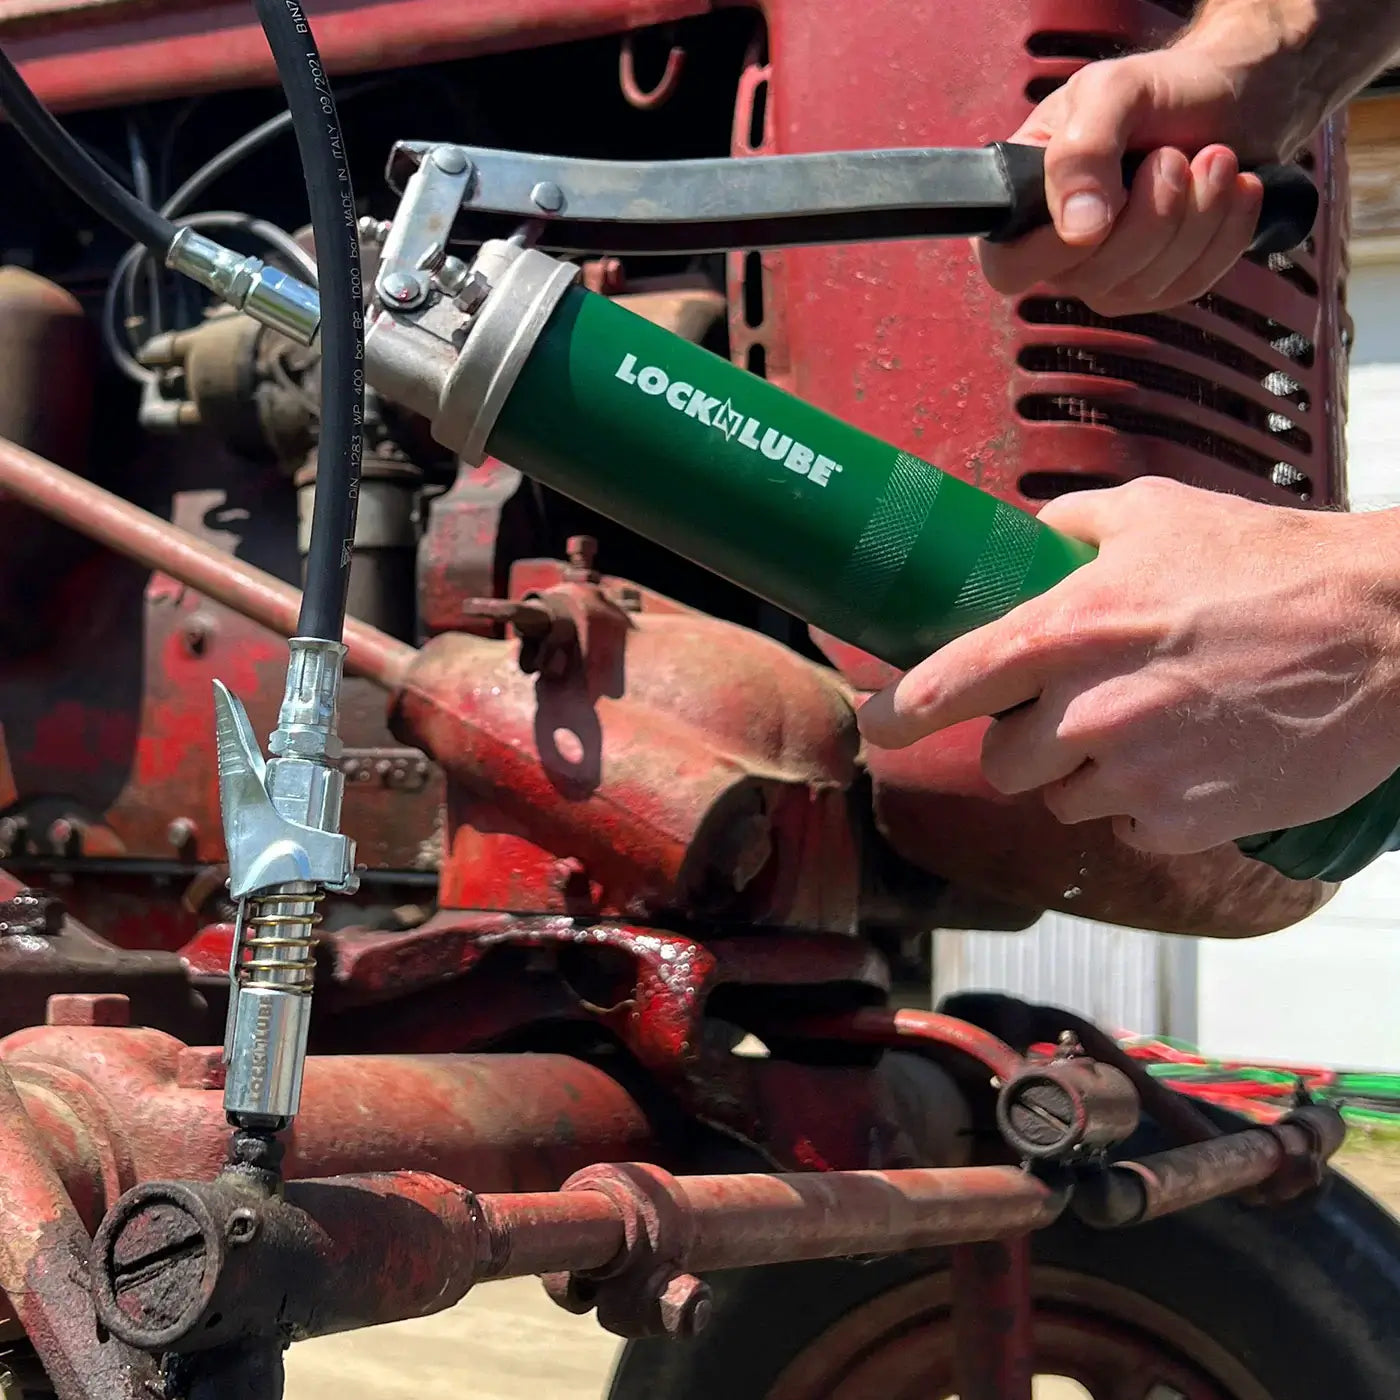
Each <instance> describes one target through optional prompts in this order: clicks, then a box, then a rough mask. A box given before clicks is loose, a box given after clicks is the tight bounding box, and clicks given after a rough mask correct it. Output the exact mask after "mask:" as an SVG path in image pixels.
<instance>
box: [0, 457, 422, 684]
mask: <svg viewBox="0 0 1400 1400" xmlns="http://www.w3.org/2000/svg"><path fill="white" fill-rule="evenodd" d="M0 489H3V490H4V491H5V492H7V493H8V494H10V495H12V496H14V497H15V498H16V499H17V500H20V501H23V502H24V504H25V505H28V506H32V507H33V508H34V509H35V510H37V511H40V512H42V513H43V514H44V515H48V516H52V517H53V518H54V519H55V520H60V521H62V522H63V524H65V525H68V526H70V527H71V528H72V529H74V530H78V531H80V532H81V533H82V534H84V535H88V536H89V537H91V538H92V539H95V540H97V541H98V542H99V543H100V544H104V545H106V546H107V548H108V549H111V550H114V551H115V552H116V553H118V554H124V555H126V557H127V558H129V559H134V560H136V562H137V563H138V564H142V565H144V566H145V567H146V568H148V569H159V570H160V571H161V572H162V573H165V574H169V575H170V577H171V578H173V579H176V580H178V581H179V582H180V583H183V584H186V585H187V586H188V587H190V588H194V589H197V590H198V591H199V592H200V593H203V594H204V595H205V596H206V597H208V598H212V599H214V600H215V601H216V602H219V603H223V604H224V605H225V607H229V608H232V609H233V610H234V611H235V612H239V613H242V614H243V616H245V617H249V618H252V619H253V621H254V622H258V623H261V624H262V625H263V626H264V627H266V628H268V629H270V630H271V631H273V632H279V633H281V635H282V636H284V637H293V636H295V635H296V626H297V614H298V612H299V611H300V610H301V590H300V589H297V588H293V587H292V586H291V584H289V583H283V582H282V581H281V580H280V579H276V578H273V577H272V575H271V574H268V573H264V572H263V571H262V570H261V569H255V568H254V567H253V566H252V565H251V564H245V563H243V562H242V560H239V559H235V558H233V557H232V556H231V555H228V554H225V553H224V552H223V551H222V550H220V549H217V548H215V546H213V545H212V544H209V543H207V542H206V541H204V540H201V539H198V538H196V537H195V536H194V535H191V534H188V533H187V532H186V531H184V530H181V529H179V528H178V527H177V526H175V525H172V524H170V523H169V522H168V521H165V520H161V519H160V518H159V517H158V516H155V515H152V514H151V513H150V511H147V510H142V509H141V508H140V507H139V506H135V505H132V503H131V502H130V501H124V500H122V498H121V497H120V496H116V495H113V494H112V492H110V491H106V490H104V489H103V488H102V487H100V486H94V485H93V484H92V482H90V481H84V480H83V478H82V477H80V476H75V475H74V474H73V473H72V472H70V471H65V470H64V469H63V468H62V467H60V466H57V465H56V464H55V463H53V462H49V461H46V460H45V459H44V458H42V457H38V456H36V455H35V454H34V453H32V452H28V451H26V450H25V449H24V448H22V447H19V446H17V445H16V444H15V443H13V442H9V441H6V440H5V439H3V438H0ZM344 641H345V645H346V647H347V648H348V652H347V654H346V657H345V669H346V670H347V671H351V672H353V673H354V674H355V675H359V676H366V677H368V678H369V679H370V680H374V681H378V682H379V683H380V684H381V685H383V686H385V687H386V688H387V689H390V690H392V689H395V688H397V687H398V685H399V684H400V683H401V681H402V680H403V677H404V675H405V673H406V672H407V671H408V668H409V666H410V665H411V664H412V662H413V659H414V657H416V656H417V654H418V653H417V650H416V649H415V648H414V647H411V646H408V645H407V644H405V643H404V642H400V641H398V640H397V639H396V638H394V637H391V636H389V635H388V634H387V633H385V632H381V631H379V629H378V628H375V627H370V626H369V625H368V624H366V623H363V622H358V621H356V620H355V619H353V618H347V619H346V620H345V635H344Z"/></svg>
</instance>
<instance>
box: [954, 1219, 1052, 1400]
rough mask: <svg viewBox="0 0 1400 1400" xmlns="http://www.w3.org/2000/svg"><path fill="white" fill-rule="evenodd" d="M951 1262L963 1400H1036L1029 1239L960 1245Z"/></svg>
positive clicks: (956, 1362)
mask: <svg viewBox="0 0 1400 1400" xmlns="http://www.w3.org/2000/svg"><path fill="white" fill-rule="evenodd" d="M952 1258H953V1268H952V1273H953V1346H954V1367H955V1370H956V1374H957V1385H958V1400H1031V1383H1032V1379H1033V1376H1034V1372H1035V1335H1034V1332H1033V1330H1032V1321H1031V1320H1032V1307H1031V1248H1030V1239H1029V1238H1028V1237H1027V1236H1025V1235H1019V1236H1016V1237H1014V1238H1012V1239H1009V1240H989V1241H985V1242H981V1243H978V1244H960V1245H955V1246H954V1248H953V1251H952Z"/></svg>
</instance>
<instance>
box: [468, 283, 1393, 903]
mask: <svg viewBox="0 0 1400 1400" xmlns="http://www.w3.org/2000/svg"><path fill="white" fill-rule="evenodd" d="M488 447H489V450H490V452H491V453H492V454H493V455H494V456H496V457H498V458H500V459H501V460H502V461H505V462H509V463H510V464H511V465H512V466H514V467H516V468H517V469H518V470H520V471H522V472H524V473H525V474H526V475H528V476H531V477H534V478H535V479H537V480H539V481H541V482H544V483H545V484H546V485H548V486H551V487H553V488H554V489H555V490H557V491H559V492H561V493H562V494H564V495H566V496H569V497H572V498H573V499H574V500H577V501H579V502H581V503H583V504H584V505H587V506H589V507H591V508H592V509H595V510H597V511H599V512H600V513H602V514H604V515H607V516H608V517H610V518H611V519H613V520H616V521H617V522H618V523H620V524H622V525H624V526H626V527H627V528H629V529H632V530H635V531H636V532H637V533H638V534H640V535H643V536H645V537H647V538H648V539H651V540H654V541H656V542H657V543H660V544H662V545H665V546H666V547H667V548H669V549H672V550H674V551H675V552H676V553H677V554H680V555H683V556H684V557H685V558H687V559H690V560H692V561H693V562H695V563H698V564H701V565H703V566H705V567H706V568H709V569H711V570H713V571H714V572H715V573H717V574H720V575H722V576H723V577H725V578H727V579H729V580H730V581H731V582H733V583H736V584H738V585H740V586H741V587H743V588H746V589H748V590H750V591H751V592H753V593H755V594H757V595H758V596H760V597H762V598H765V599H767V600H768V601H769V602H770V603H772V604H774V605H775V606H777V607H780V608H783V609H785V610H786V611H787V612H789V613H791V614H793V615H794V616H796V617H798V618H801V619H802V620H803V621H804V622H807V623H809V624H812V625H814V626H816V627H818V628H820V629H821V630H823V631H825V632H829V633H831V634H832V635H833V636H836V637H839V638H841V639H842V640H843V641H847V642H850V643H852V644H853V645H855V646H858V647H860V648H861V649H862V650H864V651H867V652H869V653H870V654H871V655H873V656H877V657H879V658H880V659H881V660H882V661H887V662H889V663H891V664H892V665H894V666H898V667H900V668H901V669H907V668H908V667H910V666H913V665H915V664H916V663H918V662H919V661H921V660H923V659H924V657H926V656H928V655H929V654H930V653H931V652H933V651H936V650H937V649H938V648H939V647H941V646H943V645H944V644H945V643H947V642H948V641H950V640H952V639H953V638H954V637H957V636H960V635H961V634H963V633H965V632H968V631H971V630H973V629H974V628H977V627H980V626H982V625H983V624H985V623H988V622H991V621H993V620H994V619H996V618H998V617H1001V616H1003V615H1005V614H1006V613H1007V612H1009V611H1010V610H1011V609H1012V608H1014V607H1016V606H1017V605H1018V604H1019V603H1022V602H1025V601H1026V600H1027V599H1029V598H1033V597H1035V596H1036V595H1037V594H1040V593H1043V592H1045V591H1046V590H1048V589H1050V588H1052V587H1053V586H1054V585H1055V584H1057V583H1059V582H1060V581H1061V580H1062V579H1064V578H1065V577H1067V576H1068V575H1069V574H1070V573H1072V572H1073V571H1074V570H1075V569H1077V568H1078V567H1079V566H1080V565H1082V564H1086V563H1088V562H1089V560H1090V559H1092V558H1093V557H1094V553H1095V551H1094V550H1093V549H1092V548H1091V547H1090V546H1089V545H1086V544H1083V543H1081V542H1079V541H1077V540H1072V539H1068V538H1066V537H1065V536H1063V535H1061V534H1058V533H1057V532H1056V531H1054V530H1051V529H1049V528H1048V527H1046V526H1044V525H1041V524H1040V523H1039V522H1038V521H1037V520H1036V519H1035V517H1034V516H1032V515H1030V514H1028V513H1027V512H1025V511H1022V510H1019V509H1017V508H1016V507H1015V506H1012V505H1008V504H1007V503H1006V502H1004V501H1000V500H997V499H996V498H995V497H993V496H991V495H988V494H987V493H986V492H984V491H980V490H978V489H977V488H976V487H974V486H970V485H968V484H967V483H966V482H964V481H962V480H960V479H959V478H957V477H954V476H950V475H949V474H948V473H946V472H943V471H940V470H939V469H938V468H936V467H934V466H932V465H930V464H929V463H928V462H925V461H922V460H921V459H919V458H917V457H913V456H911V455H909V454H908V453H907V452H901V451H900V450H899V449H898V448H895V447H892V446H891V445H890V444H888V443H885V442H882V441H880V439H878V438H876V437H872V436H871V435H870V434H869V433H865V432H862V431H861V430H860V429H858V428H854V427H851V426H850V425H849V424H847V423H843V422H841V421H840V420H839V419H837V418H833V417H832V416H831V415H830V414H827V413H823V412H822V411H820V410H819V409H816V408H813V407H812V406H811V405H810V404H807V403H804V402H803V401H802V400H800V399H797V398H794V397H793V396H792V395H791V394H788V393H786V392H784V391H783V390H781V389H778V388H776V387H775V386H774V385H772V384H770V383H768V382H767V381H766V380H763V379H759V378H757V377H756V376H754V375H752V374H749V373H746V372H745V371H743V370H740V369H738V368H736V367H735V366H734V365H731V364H730V363H729V362H728V361H727V360H723V359H721V358H720V357H719V356H717V355H714V354H712V353H710V352H709V351H708V350H704V349H702V348H700V347H698V346H696V345H694V344H692V343H691V342H689V341H687V340H683V339H682V338H681V337H679V336H677V335H673V334H672V333H671V332H670V331H667V330H665V329H663V328H661V327H659V326H657V325H654V324H653V323H652V322H650V321H646V320H644V319H643V318H642V317H640V316H637V315H635V314H634V313H632V312H630V311H628V310H626V309H625V308H623V307H620V306H618V305H616V304H615V303H614V302H612V301H610V300H608V299H607V298H606V297H603V296H598V295H595V294H594V293H592V292H588V291H585V290H583V289H582V288H580V287H573V288H571V289H570V290H569V291H568V292H566V293H565V294H564V296H563V298H562V299H561V301H560V302H559V304H558V306H557V308H556V309H555V311H554V312H553V314H552V316H551V317H550V318H549V320H548V322H547V323H546V324H545V326H544V328H543V330H542V332H541V334H540V335H539V337H538V339H537V340H536V342H535V346H534V349H533V350H532V351H531V352H530V354H529V356H528V358H527V359H526V360H525V362H524V365H523V368H522V369H521V371H520V374H519V377H518V379H517V380H516V381H515V384H514V387H513V388H512V389H511V391H510V394H509V396H508V398H507V399H506V400H505V403H504V406H503V408H502V409H501V412H500V416H499V417H498V418H497V420H496V423H495V427H494V430H493V431H492V433H491V435H490V437H489V439H488ZM1239 845H1240V848H1241V849H1242V850H1243V851H1244V852H1245V853H1246V854H1248V855H1251V856H1253V857H1254V858H1255V859H1257V860H1261V861H1263V862H1265V863H1266V864H1268V865H1270V866H1272V867H1273V868H1274V869H1276V870H1278V871H1279V872H1280V873H1281V874H1283V875H1285V876H1288V877H1290V878H1293V879H1299V880H1301V879H1325V880H1342V879H1346V878H1348V877H1349V876H1351V875H1353V874H1355V873H1356V871H1357V870H1360V869H1361V868H1363V867H1364V866H1366V865H1368V864H1369V863H1370V862H1371V861H1372V860H1374V859H1375V858H1376V857H1377V856H1379V855H1381V854H1382V853H1383V852H1385V851H1389V850H1393V849H1395V848H1396V847H1397V846H1400V774H1397V775H1396V776H1395V777H1392V778H1391V779H1390V780H1389V781H1387V782H1386V783H1385V784H1383V785H1382V786H1381V787H1380V788H1378V789H1377V790H1376V791H1375V792H1373V793H1372V794H1370V796H1368V797H1366V798H1364V799H1362V800H1361V801H1360V802H1358V803H1356V804H1355V805H1354V806H1352V807H1350V808H1348V809H1347V810H1346V811H1345V812H1342V813H1341V814H1340V815H1338V816H1335V817H1331V818H1328V819H1326V820H1324V821H1319V822H1314V823H1311V824H1310V825H1308V826H1303V827H1297V828H1294V829H1292V830H1288V831H1281V832H1272V833H1267V834H1264V835H1260V836H1255V837H1251V838H1248V839H1246V840H1242V841H1240V843H1239Z"/></svg>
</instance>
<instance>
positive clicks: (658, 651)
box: [393, 561, 859, 929]
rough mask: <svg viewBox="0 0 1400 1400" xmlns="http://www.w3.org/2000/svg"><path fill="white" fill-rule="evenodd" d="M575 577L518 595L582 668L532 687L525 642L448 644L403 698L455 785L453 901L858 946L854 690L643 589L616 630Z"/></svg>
mask: <svg viewBox="0 0 1400 1400" xmlns="http://www.w3.org/2000/svg"><path fill="white" fill-rule="evenodd" d="M567 572H568V569H567V566H559V565H557V564H551V563H549V562H548V561H542V562H540V563H533V564H530V565H528V566H520V567H518V568H517V569H516V571H515V577H514V578H513V580H512V589H511V592H512V595H513V596H516V597H524V596H527V595H528V596H530V597H533V598H535V599H537V600H539V602H540V605H541V606H553V607H554V608H556V609H557V611H558V615H559V618H560V625H561V627H564V628H566V629H567V635H568V639H569V645H570V646H571V647H572V649H573V659H570V656H569V655H568V653H567V652H566V650H565V645H564V644H563V643H561V644H560V648H559V650H558V651H557V652H553V653H551V657H552V658H553V657H558V658H559V659H560V665H559V666H558V668H557V669H554V670H548V671H541V672H540V674H539V675H538V676H536V675H534V674H532V673H527V672H526V671H525V670H522V666H521V660H522V658H523V656H524V652H523V650H522V648H524V647H526V646H528V645H529V644H528V643H519V644H517V643H501V642H493V641H490V640H487V639H485V638H480V637H474V636H469V635H464V634H449V635H445V636H440V637H435V638H433V639H431V640H430V641H429V642H428V643H427V645H426V646H425V647H424V648H423V650H422V651H421V653H420V654H419V655H418V657H417V659H416V660H415V662H414V664H413V666H412V668H411V669H410V670H409V672H408V673H407V675H406V678H405V680H404V683H403V685H402V687H401V689H400V690H399V691H398V693H397V695H396V696H395V700H394V708H393V727H394V732H395V733H396V734H398V735H399V736H400V737H401V738H402V739H403V740H404V741H405V742H407V743H412V744H415V745H418V746H420V747H422V748H423V749H425V750H426V751H427V752H429V753H431V754H433V755H434V756H435V757H437V758H438V760H439V762H441V763H443V765H444V767H445V768H446V770H447V772H448V775H449V794H448V811H447V838H446V848H445V852H444V865H443V870H442V881H441V898H442V902H443V903H444V904H446V905H448V906H451V907H457V908H473V909H513V910H524V909H543V910H547V911H551V912H553V911H557V912H560V913H570V914H587V915H602V916H613V917H617V916H622V917H638V916H641V915H645V914H653V915H654V914H657V913H661V912H664V911H666V910H669V909H678V908H688V909H692V910H697V911H703V912H704V913H705V914H707V915H709V916H711V917H717V918H723V919H742V920H744V921H747V922H752V923H770V924H775V925H780V926H784V927H789V928H793V927H796V928H803V927H816V928H825V929H853V928H854V924H855V919H856V913H857V908H856V906H857V899H858V895H859V871H858V867H857V861H856V853H855V849H854V845H853V840H852V833H851V830H850V825H849V820H848V817H847V812H846V798H845V790H846V789H847V788H848V787H849V785H850V784H851V782H852V781H853V778H854V774H855V766H854V761H855V753H856V737H855V727H854V716H853V713H852V711H851V708H850V705H849V702H848V699H847V696H846V693H845V690H844V687H843V686H842V685H841V684H840V683H839V682H837V681H836V680H835V679H834V678H833V677H832V676H831V675H830V674H829V673H827V672H825V671H823V670H822V669H821V668H819V667H817V666H814V665H813V664H812V663H810V662H808V661H806V660H804V659H802V658H800V657H798V656H796V655H795V654H794V653H792V652H791V651H789V650H787V649H786V648H784V647H782V646H780V645H778V644H777V643H776V642H773V641H772V640H770V639H768V638H765V637H761V636H758V635H757V634H755V633H751V632H747V631H745V630H744V629H742V628H738V627H735V626H733V625H731V624H728V623H725V622H722V621H719V620H718V619H715V618H712V617H708V616H706V615H704V614H701V613H697V612H695V611H693V610H691V609H686V608H681V607H678V606H677V605H675V604H673V603H667V602H666V601H664V600H661V599H659V597H658V595H655V594H652V593H650V592H649V591H647V590H642V589H634V590H633V594H634V595H635V596H633V597H630V598H629V599H628V607H627V609H623V608H622V607H621V606H619V604H618V603H617V601H615V600H614V599H613V598H610V597H609V596H608V594H607V592H606V590H605V589H604V588H603V587H602V582H601V580H595V579H594V578H592V577H591V576H590V577H588V578H575V579H570V578H567V577H564V575H565V574H567ZM551 576H552V579H551ZM547 579H551V581H550V582H549V583H548V584H546V580H547ZM533 670H534V667H533V666H532V667H531V672H533ZM624 670H625V676H626V684H625V688H624V687H623V684H622V678H623V675H624ZM661 774H664V775H665V780H664V781H658V777H659V775H661Z"/></svg>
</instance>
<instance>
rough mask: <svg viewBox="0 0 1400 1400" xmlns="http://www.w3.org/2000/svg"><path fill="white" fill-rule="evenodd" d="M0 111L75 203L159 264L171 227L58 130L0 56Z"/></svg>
mask: <svg viewBox="0 0 1400 1400" xmlns="http://www.w3.org/2000/svg"><path fill="white" fill-rule="evenodd" d="M0 106H3V107H4V109H5V111H6V112H7V113H8V115H9V118H10V121H11V123H12V124H13V126H14V128H15V130H16V131H17V132H19V134H20V135H21V136H22V137H23V138H24V141H25V144H26V145H28V146H29V147H30V149H31V150H33V151H34V153H35V154H36V155H37V156H38V157H39V159H40V160H42V161H43V162H44V164H45V165H47V166H48V167H49V169H50V170H52V171H53V173H54V174H55V175H57V176H58V178H59V179H60V180H62V181H63V183H64V184H65V185H67V186H68V188H69V189H70V190H72V191H73V193H74V194H76V195H77V196H78V198H79V199H81V200H83V201H84V202H85V203H87V204H88V205H90V206H91V207H92V208H93V209H95V210H96V211H97V213H99V214H101V215H102V216H103V218H105V219H109V220H110V221H111V222H112V223H114V224H115V225H116V226H117V227H118V228H119V229H121V231H122V232H123V233H124V234H126V235H127V237H128V238H130V239H131V240H132V241H133V242H136V243H144V244H145V245H146V247H148V248H149V249H151V251H152V252H154V253H157V254H159V255H160V257H161V258H162V259H163V258H164V257H165V254H166V250H167V249H168V248H169V247H170V241H171V239H173V238H174V237H175V225H174V224H172V223H171V222H170V220H169V219H167V218H165V217H164V216H163V215H161V214H158V213H156V211H155V210H154V209H152V208H151V207H150V206H149V205H147V204H143V203H142V202H141V201H140V200H139V199H137V198H136V197H135V196H134V195H132V194H131V192H130V191H129V190H127V189H126V188H124V187H123V186H122V184H121V183H120V182H119V181H117V180H114V179H113V178H112V177H111V176H110V175H109V174H108V173H107V172H106V171H105V170H104V169H103V168H102V167H101V166H100V165H99V164H98V163H97V162H96V161H95V160H93V158H92V157H91V156H90V155H88V153H87V152H86V151H85V150H83V148H82V147H81V146H80V145H79V144H78V143H77V142H76V141H75V140H74V139H73V138H72V137H71V136H70V135H69V134H68V133H67V132H66V131H65V130H64V129H63V128H62V127H61V126H60V125H59V124H58V122H57V121H55V120H54V118H53V117H52V116H51V115H50V113H49V111H48V109H47V108H46V107H45V106H44V105H43V103H41V102H40V101H39V99H38V98H37V97H35V96H34V94H33V93H32V92H31V91H30V90H29V84H28V83H26V82H25V81H24V79H23V78H22V77H20V75H19V70H18V69H17V68H16V67H15V66H14V64H13V63H11V62H10V60H9V59H8V58H7V57H6V56H5V55H4V54H3V53H0Z"/></svg>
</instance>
